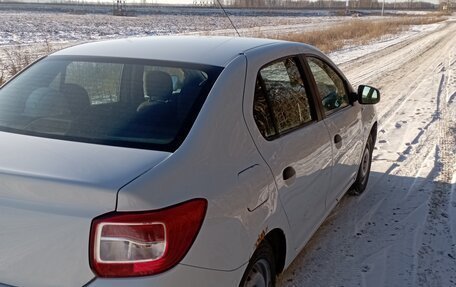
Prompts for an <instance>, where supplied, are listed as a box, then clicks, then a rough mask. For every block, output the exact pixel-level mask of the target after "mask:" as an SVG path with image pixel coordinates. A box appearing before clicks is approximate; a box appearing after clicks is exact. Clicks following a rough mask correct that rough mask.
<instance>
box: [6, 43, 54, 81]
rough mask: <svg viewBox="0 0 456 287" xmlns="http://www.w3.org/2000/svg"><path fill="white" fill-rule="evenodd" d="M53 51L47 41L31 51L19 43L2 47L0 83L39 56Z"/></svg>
mask: <svg viewBox="0 0 456 287" xmlns="http://www.w3.org/2000/svg"><path fill="white" fill-rule="evenodd" d="M53 51H54V48H53V47H52V45H51V44H50V43H49V42H48V41H45V43H44V45H43V46H42V47H39V48H38V49H34V50H33V51H31V50H30V49H27V48H24V47H23V46H20V45H18V46H14V47H13V48H9V49H8V48H4V49H2V50H1V52H0V55H2V57H3V58H0V85H2V84H3V83H4V82H6V81H7V80H8V79H9V78H10V77H11V76H13V75H15V74H17V73H18V72H20V71H21V70H22V69H23V68H25V67H26V66H28V65H30V64H31V63H32V62H34V61H35V60H36V59H38V58H39V57H41V56H43V55H46V54H49V53H51V52H53Z"/></svg>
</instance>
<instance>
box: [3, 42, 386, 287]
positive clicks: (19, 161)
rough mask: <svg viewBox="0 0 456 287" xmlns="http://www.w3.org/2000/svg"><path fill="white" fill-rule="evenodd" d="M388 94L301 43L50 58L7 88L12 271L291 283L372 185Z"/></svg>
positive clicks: (12, 274) (96, 278) (80, 282)
mask: <svg viewBox="0 0 456 287" xmlns="http://www.w3.org/2000/svg"><path fill="white" fill-rule="evenodd" d="M379 99H380V93H379V91H378V90H377V89H375V88H372V87H369V86H360V87H359V88H358V89H357V90H354V89H353V88H352V86H351V85H350V83H349V82H348V81H347V79H346V78H345V77H344V75H343V74H342V72H341V71H340V70H339V69H338V68H337V67H336V66H335V65H334V64H333V63H332V62H331V60H330V59H328V58H327V57H326V56H325V55H323V54H322V53H321V52H320V51H318V50H317V49H315V48H313V47H311V46H308V45H305V44H300V43H292V42H283V41H274V40H267V39H247V38H227V37H213V38H211V37H201V38H200V37H151V38H137V39H124V40H112V41H105V42H96V43H90V44H84V45H80V46H75V47H72V48H68V49H64V50H62V51H59V52H57V53H54V54H52V55H49V56H47V57H44V58H43V59H41V60H39V61H37V62H36V63H35V64H33V65H31V66H30V67H28V68H27V69H25V70H24V71H23V72H21V73H20V74H19V75H17V76H16V77H15V78H13V79H12V80H10V81H9V82H8V83H6V84H5V85H4V86H3V87H1V89H0V136H1V140H0V150H1V151H2V153H1V156H0V186H1V188H0V213H1V216H0V226H1V235H0V254H1V257H0V258H1V260H0V286H38V287H40V286H60V287H61V286H90V287H101V286H130V287H133V286H149V287H154V286H155V287H176V286H195V287H204V286H206V287H214V286H219V287H220V286H227V287H228V286H241V287H244V286H267V287H271V286H274V285H275V276H276V274H278V273H280V272H281V271H282V270H284V268H286V267H287V266H288V265H289V264H290V263H291V262H292V260H293V259H294V258H295V257H296V255H297V254H298V253H299V251H300V250H301V249H302V248H303V247H304V246H305V244H306V242H307V241H308V240H309V239H310V237H311V236H312V234H313V233H314V232H315V230H316V229H317V228H318V227H319V225H320V224H321V223H322V222H323V220H324V219H325V217H326V216H327V215H328V214H329V212H330V211H331V209H332V208H333V207H334V206H335V205H336V203H337V202H338V200H339V199H340V198H341V197H342V196H344V194H345V193H346V192H351V193H354V194H359V193H361V192H363V191H364V189H365V188H366V184H367V181H368V176H369V172H370V164H371V159H372V150H373V148H374V144H375V140H376V133H377V120H376V115H375V110H374V106H373V105H372V104H375V103H377V102H378V101H379ZM2 284H4V285H2Z"/></svg>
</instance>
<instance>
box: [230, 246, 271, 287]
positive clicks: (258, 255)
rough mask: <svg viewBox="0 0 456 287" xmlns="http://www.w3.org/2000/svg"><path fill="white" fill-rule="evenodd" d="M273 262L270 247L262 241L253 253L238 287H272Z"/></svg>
mask: <svg viewBox="0 0 456 287" xmlns="http://www.w3.org/2000/svg"><path fill="white" fill-rule="evenodd" d="M275 277H276V270H275V260H274V253H273V251H272V247H271V245H270V244H269V243H268V242H267V241H263V242H262V243H261V244H260V246H259V247H258V249H257V250H256V251H255V253H253V256H252V258H251V259H250V263H249V265H248V266H247V269H246V270H245V273H244V276H243V277H242V280H241V284H239V287H274V286H275Z"/></svg>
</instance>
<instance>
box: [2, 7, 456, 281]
mask: <svg viewBox="0 0 456 287" xmlns="http://www.w3.org/2000/svg"><path fill="white" fill-rule="evenodd" d="M233 18H234V22H235V23H237V24H238V27H239V29H240V32H241V34H243V35H250V36H252V35H253V36H255V35H270V34H274V33H280V32H284V31H297V30H305V29H314V28H315V27H317V26H318V27H321V25H337V23H340V22H341V21H346V20H347V19H350V18H346V17H336V16H328V15H325V16H320V17H313V16H310V17H308V16H296V15H292V16H267V15H266V16H265V15H262V16H239V15H237V16H234V17H233ZM0 19H1V20H2V27H1V28H0V51H1V49H5V48H6V49H11V48H12V47H15V48H17V47H18V46H20V47H22V48H24V49H32V50H34V51H35V53H36V55H38V54H42V53H44V50H43V46H45V45H44V44H45V42H50V43H51V44H52V45H53V47H63V46H66V45H71V44H73V43H76V42H84V41H90V40H98V39H106V38H118V37H126V36H132V35H135V36H147V35H157V34H174V33H184V34H188V33H200V34H211V35H212V34H216V35H227V34H230V33H231V34H232V33H233V30H232V29H231V27H230V25H229V22H228V21H227V19H226V18H224V17H223V16H221V15H217V14H213V13H208V14H207V15H196V16H195V15H183V16H182V15H180V16H178V15H172V14H169V13H168V14H165V15H154V17H151V16H147V15H138V16H137V17H113V16H109V15H103V14H86V15H71V14H68V13H62V12H59V13H54V12H53V13H50V12H46V13H41V14H38V13H31V12H29V11H11V10H4V11H2V10H0ZM455 20H456V19H455V18H454V17H453V18H451V19H450V20H448V21H447V22H445V23H437V24H431V25H424V26H413V27H411V28H410V29H409V30H407V31H404V32H403V33H400V34H398V35H394V36H386V37H384V38H383V39H380V40H379V41H376V42H374V43H371V44H369V45H365V46H353V47H347V48H345V49H343V50H341V51H337V52H334V53H331V54H330V57H331V58H332V59H333V60H334V61H335V62H336V63H338V64H339V65H340V67H341V69H342V70H343V71H344V73H345V74H346V75H347V77H348V78H349V79H350V82H351V83H352V84H353V85H358V84H370V85H373V86H376V87H378V88H380V90H381V93H382V100H381V103H380V104H378V105H377V106H376V109H377V112H378V115H379V128H378V139H377V144H376V148H375V151H374V161H373V165H372V171H371V177H370V179H369V185H368V188H367V190H366V191H365V193H363V194H362V195H361V196H359V197H344V198H342V200H341V201H340V202H339V204H338V206H337V207H336V208H335V210H334V211H333V212H332V213H331V214H330V216H329V217H328V218H327V220H326V221H325V223H324V224H323V225H322V226H321V227H320V228H319V230H318V231H317V232H316V234H315V235H314V236H313V237H312V239H311V240H310V241H309V242H308V244H307V246H306V247H305V248H304V250H303V251H302V252H301V254H300V255H299V256H298V257H297V258H296V260H295V261H294V262H293V263H292V264H291V266H290V267H289V268H288V269H287V270H286V271H285V272H284V273H283V274H282V275H281V276H280V277H279V280H278V281H279V282H278V287H292V286H325V287H326V286H367V287H376V286H401V287H402V286H410V287H415V286H456V173H455V171H456V156H455V154H456V136H455V132H456V103H455V102H456V49H455V48H454V47H456V38H455V37H454V35H455V34H456V21H455ZM18 23H19V24H18ZM170 23H171V24H170ZM258 23H262V25H261V26H258ZM37 43H42V44H41V45H38V44H37ZM37 47H39V49H38V48H37ZM0 54H1V53H0Z"/></svg>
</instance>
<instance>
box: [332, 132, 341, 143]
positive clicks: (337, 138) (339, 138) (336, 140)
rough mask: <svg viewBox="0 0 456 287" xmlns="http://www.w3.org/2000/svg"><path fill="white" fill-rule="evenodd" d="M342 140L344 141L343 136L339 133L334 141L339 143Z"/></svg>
mask: <svg viewBox="0 0 456 287" xmlns="http://www.w3.org/2000/svg"><path fill="white" fill-rule="evenodd" d="M340 142H342V137H341V136H340V135H339V134H337V135H335V136H334V143H335V144H338V143H340Z"/></svg>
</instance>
